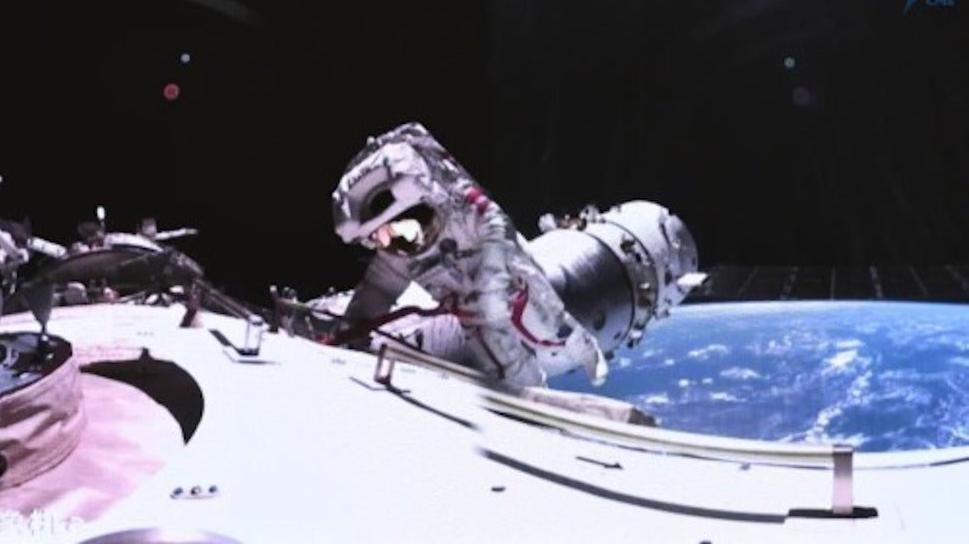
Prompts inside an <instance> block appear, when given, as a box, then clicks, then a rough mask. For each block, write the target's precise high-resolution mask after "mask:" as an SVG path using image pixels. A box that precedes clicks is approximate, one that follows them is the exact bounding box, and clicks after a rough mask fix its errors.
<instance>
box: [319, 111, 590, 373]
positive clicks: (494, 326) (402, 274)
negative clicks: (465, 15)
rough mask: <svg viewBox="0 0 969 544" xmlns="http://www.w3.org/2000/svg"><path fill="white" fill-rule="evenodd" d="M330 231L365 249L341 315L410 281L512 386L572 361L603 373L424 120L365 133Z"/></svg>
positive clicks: (586, 338) (481, 364) (510, 234)
mask: <svg viewBox="0 0 969 544" xmlns="http://www.w3.org/2000/svg"><path fill="white" fill-rule="evenodd" d="M333 216H334V224H335V230H336V232H337V234H338V235H339V236H340V237H341V238H342V239H343V241H344V242H346V243H349V244H360V245H362V246H364V247H366V248H369V249H375V250H376V256H375V257H374V258H373V260H372V261H371V263H370V266H369V267H368V269H367V271H366V273H365V274H364V277H363V280H362V281H361V282H360V284H359V285H358V286H357V287H356V289H355V293H354V295H353V298H352V299H351V301H350V303H349V305H348V307H347V311H346V314H345V320H346V323H347V326H352V325H355V324H358V323H361V322H364V321H367V320H373V319H375V318H377V317H379V316H381V315H383V314H385V313H386V312H387V311H388V310H389V309H390V308H391V306H392V305H393V304H394V302H395V301H396V300H397V298H398V297H399V296H400V294H401V293H402V292H403V291H404V290H405V289H406V288H407V286H408V285H409V284H410V282H412V281H414V282H416V283H417V284H419V285H420V286H421V287H423V288H424V289H425V290H426V291H427V292H428V293H430V295H431V296H432V297H433V298H434V299H435V300H436V301H437V302H438V303H439V304H440V305H441V307H442V308H445V309H446V310H448V311H449V312H450V313H451V314H453V315H454V316H455V317H456V318H457V319H458V321H459V322H460V324H461V328H462V330H463V332H464V337H465V340H466V342H467V346H468V347H469V348H470V352H471V354H472V359H473V361H471V363H472V364H474V365H476V366H477V367H478V368H479V369H480V370H482V371H483V372H485V373H487V374H489V375H491V376H492V377H494V378H496V379H498V380H500V381H501V382H502V383H504V384H505V385H507V386H510V387H512V388H516V387H524V386H543V385H544V384H545V379H546V376H547V374H560V373H563V372H565V371H568V370H571V369H573V368H576V367H579V366H581V367H583V368H584V369H585V371H586V374H587V376H588V377H589V379H590V381H592V383H594V384H596V385H601V384H602V383H603V382H604V381H605V378H606V375H607V373H608V367H607V365H606V361H605V358H604V357H603V354H602V351H601V350H600V349H599V347H598V344H597V342H596V340H595V337H594V336H592V335H591V334H590V333H589V332H588V331H586V330H585V329H584V328H583V327H582V326H581V325H580V324H579V323H578V322H577V321H576V320H575V319H574V318H573V317H572V316H571V315H570V314H569V313H568V312H567V311H566V309H565V306H564V304H563V303H562V300H561V299H560V298H559V296H558V295H557V294H556V292H555V291H554V290H553V289H552V287H551V285H550V284H549V282H548V280H547V278H546V277H545V274H544V273H543V271H542V270H541V269H540V268H539V266H538V265H537V264H536V263H535V261H534V260H533V259H532V258H531V257H530V256H529V255H528V253H527V252H526V251H525V249H524V247H525V246H524V244H525V241H524V238H523V237H522V236H521V235H520V234H519V233H518V232H517V230H515V227H514V226H513V225H512V222H511V220H510V219H509V218H508V216H507V215H506V214H505V213H504V212H503V211H502V210H501V208H500V207H499V206H498V205H497V204H496V203H495V202H494V201H492V200H491V199H490V198H488V196H487V195H486V193H485V192H484V191H483V190H482V189H481V187H479V186H478V184H477V183H476V182H475V181H474V180H473V179H472V178H471V176H470V175H469V174H468V173H467V172H466V171H465V170H464V168H463V167H461V165H460V164H458V162H457V161H455V160H454V159H453V158H452V157H451V155H450V154H449V153H448V152H447V150H445V149H444V148H443V147H442V146H441V144H439V143H438V142H437V140H435V139H434V137H433V136H431V134H430V133H428V132H427V130H426V129H424V127H423V126H421V125H419V124H416V123H410V124H405V125H402V126H400V127H398V128H396V129H394V130H391V131H390V132H387V133H386V134H384V135H382V136H380V137H377V138H371V139H369V140H368V142H367V145H366V147H365V148H364V149H363V151H361V152H360V153H359V154H358V155H357V156H356V157H355V158H354V159H353V160H352V161H351V162H350V164H349V165H348V167H347V169H346V171H345V172H344V174H343V177H342V178H341V180H340V183H339V186H338V187H337V188H336V190H335V191H334V192H333Z"/></svg>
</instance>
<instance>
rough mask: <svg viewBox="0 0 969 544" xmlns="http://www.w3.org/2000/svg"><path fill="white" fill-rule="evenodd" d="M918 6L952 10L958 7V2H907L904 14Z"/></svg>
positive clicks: (913, 0)
mask: <svg viewBox="0 0 969 544" xmlns="http://www.w3.org/2000/svg"><path fill="white" fill-rule="evenodd" d="M916 4H925V5H926V6H927V7H930V8H951V7H954V6H955V5H956V0H905V9H903V10H902V13H908V12H909V11H911V9H912V8H914V7H915V5H916Z"/></svg>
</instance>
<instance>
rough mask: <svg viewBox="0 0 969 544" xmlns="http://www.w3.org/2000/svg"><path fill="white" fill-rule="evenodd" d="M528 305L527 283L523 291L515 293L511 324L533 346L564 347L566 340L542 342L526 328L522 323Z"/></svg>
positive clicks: (512, 303)
mask: <svg viewBox="0 0 969 544" xmlns="http://www.w3.org/2000/svg"><path fill="white" fill-rule="evenodd" d="M526 305H528V284H527V283H526V284H525V285H524V286H522V288H521V290H519V291H518V292H517V293H515V298H513V299H512V301H511V323H512V325H514V326H515V328H516V329H518V332H520V333H521V334H522V336H524V337H525V338H526V339H528V341H529V342H531V343H533V344H538V345H539V346H546V347H556V346H564V345H565V341H564V340H556V341H552V340H542V339H540V338H538V337H537V336H535V335H534V334H532V331H530V330H528V329H527V328H525V323H524V322H522V316H523V315H524V314H525V306H526Z"/></svg>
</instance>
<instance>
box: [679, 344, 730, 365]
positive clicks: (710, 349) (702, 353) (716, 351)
mask: <svg viewBox="0 0 969 544" xmlns="http://www.w3.org/2000/svg"><path fill="white" fill-rule="evenodd" d="M728 353H730V348H728V347H727V346H725V345H723V344H710V345H709V346H707V347H705V348H700V349H694V350H691V351H690V352H689V353H687V356H688V357H690V358H691V359H699V360H701V361H702V360H706V359H709V358H710V357H713V356H715V355H716V356H723V355H727V354H728Z"/></svg>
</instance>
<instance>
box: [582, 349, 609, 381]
mask: <svg viewBox="0 0 969 544" xmlns="http://www.w3.org/2000/svg"><path fill="white" fill-rule="evenodd" d="M586 374H587V375H588V376H589V383H591V384H592V386H593V387H602V385H603V384H605V383H606V377H608V376H609V364H608V363H607V362H606V358H605V356H604V355H602V351H601V350H598V353H597V357H596V363H595V366H594V367H593V368H592V370H591V371H590V370H589V367H586Z"/></svg>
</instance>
